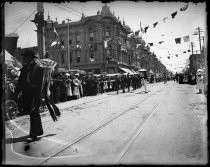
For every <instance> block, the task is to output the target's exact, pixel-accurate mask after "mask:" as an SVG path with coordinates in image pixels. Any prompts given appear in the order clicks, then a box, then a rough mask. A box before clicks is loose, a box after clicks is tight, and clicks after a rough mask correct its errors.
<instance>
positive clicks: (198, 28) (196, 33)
mask: <svg viewBox="0 0 210 167" xmlns="http://www.w3.org/2000/svg"><path fill="white" fill-rule="evenodd" d="M195 30H196V31H195V33H194V34H193V35H198V40H199V46H200V53H201V32H203V30H202V29H201V27H197V28H196V29H195Z"/></svg>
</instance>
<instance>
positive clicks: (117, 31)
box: [116, 27, 120, 37]
mask: <svg viewBox="0 0 210 167" xmlns="http://www.w3.org/2000/svg"><path fill="white" fill-rule="evenodd" d="M119 35H120V30H119V27H116V36H117V37H118V36H119Z"/></svg>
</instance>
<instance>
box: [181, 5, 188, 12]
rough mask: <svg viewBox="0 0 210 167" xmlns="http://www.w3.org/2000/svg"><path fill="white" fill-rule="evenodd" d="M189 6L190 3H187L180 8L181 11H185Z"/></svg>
mask: <svg viewBox="0 0 210 167" xmlns="http://www.w3.org/2000/svg"><path fill="white" fill-rule="evenodd" d="M187 8H188V4H186V5H185V6H183V7H182V8H180V11H185V10H187Z"/></svg>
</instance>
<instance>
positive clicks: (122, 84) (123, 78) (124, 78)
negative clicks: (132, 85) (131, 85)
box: [120, 75, 126, 93]
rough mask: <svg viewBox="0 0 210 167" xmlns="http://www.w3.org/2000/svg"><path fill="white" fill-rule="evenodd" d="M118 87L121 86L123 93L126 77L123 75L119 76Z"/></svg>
mask: <svg viewBox="0 0 210 167" xmlns="http://www.w3.org/2000/svg"><path fill="white" fill-rule="evenodd" d="M120 85H121V88H122V91H123V93H125V87H126V76H125V75H122V76H121V83H120Z"/></svg>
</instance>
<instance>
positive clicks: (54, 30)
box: [53, 27, 58, 36]
mask: <svg viewBox="0 0 210 167" xmlns="http://www.w3.org/2000/svg"><path fill="white" fill-rule="evenodd" d="M53 32H54V33H55V34H56V35H57V36H58V33H57V31H56V29H55V27H54V29H53Z"/></svg>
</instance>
